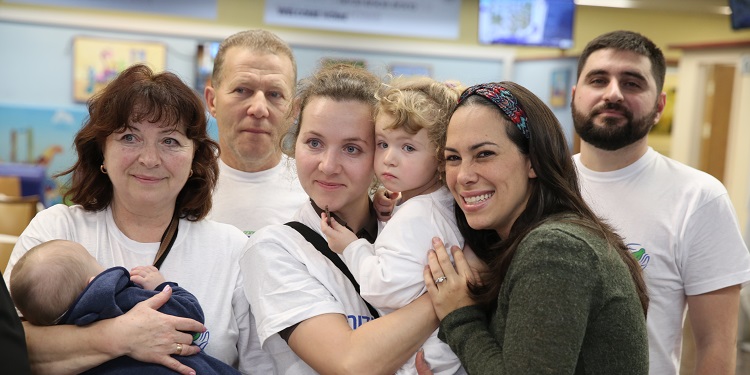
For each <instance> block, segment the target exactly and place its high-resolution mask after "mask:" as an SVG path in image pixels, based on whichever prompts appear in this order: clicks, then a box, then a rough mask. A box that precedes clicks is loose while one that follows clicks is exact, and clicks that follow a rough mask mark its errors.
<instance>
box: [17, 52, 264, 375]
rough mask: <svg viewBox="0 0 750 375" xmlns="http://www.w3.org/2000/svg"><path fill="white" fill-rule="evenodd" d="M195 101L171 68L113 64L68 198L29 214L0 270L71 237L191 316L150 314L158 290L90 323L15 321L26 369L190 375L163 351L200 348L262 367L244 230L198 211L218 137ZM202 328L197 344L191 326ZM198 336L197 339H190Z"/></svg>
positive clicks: (211, 176)
mask: <svg viewBox="0 0 750 375" xmlns="http://www.w3.org/2000/svg"><path fill="white" fill-rule="evenodd" d="M206 125H207V122H206V115H205V110H204V108H203V103H202V102H201V100H200V99H199V98H198V96H197V95H196V94H195V93H194V92H193V90H192V89H191V88H190V87H188V86H187V85H185V84H184V83H183V82H182V81H181V80H180V79H179V78H178V77H177V76H175V75H174V74H172V73H167V72H165V73H159V74H154V73H153V72H152V71H151V70H150V69H149V68H148V67H146V66H144V65H134V66H132V67H130V68H128V69H126V70H125V71H123V72H122V73H121V74H120V75H119V76H118V77H117V78H116V79H115V80H114V81H113V82H111V83H110V84H109V85H107V87H106V88H105V89H104V90H103V91H102V92H100V93H99V94H97V95H95V96H94V97H93V98H92V99H91V101H90V102H89V118H88V120H87V121H86V123H85V124H84V125H83V127H82V128H81V130H80V131H79V132H78V134H77V135H76V138H75V147H76V151H77V153H78V160H77V161H76V163H75V164H74V165H73V167H71V168H70V169H69V170H67V171H65V172H63V173H62V174H61V175H68V174H70V175H71V183H70V189H69V190H68V192H67V194H66V196H67V197H68V198H69V199H70V201H72V202H73V203H75V205H73V206H70V207H68V206H65V205H57V206H54V207H50V208H49V209H47V210H45V211H42V212H40V213H39V214H38V215H37V216H36V217H35V218H34V220H33V221H32V222H31V223H30V224H29V226H28V227H27V228H26V230H25V231H24V232H23V233H22V234H21V236H20V238H19V240H18V242H17V244H16V246H15V248H14V249H13V253H12V254H11V258H10V261H9V263H8V268H7V269H6V272H5V274H4V276H5V280H6V282H8V280H10V277H11V275H12V271H13V266H14V264H15V263H16V261H17V260H18V259H19V258H20V257H21V256H22V255H23V254H24V253H26V252H27V251H28V250H29V249H31V248H32V247H34V246H36V245H38V244H40V243H42V242H45V241H48V240H52V239H67V240H71V241H75V242H78V243H80V244H82V245H83V246H84V247H85V248H86V249H88V250H89V251H90V252H91V254H92V255H93V256H94V257H95V258H96V259H97V260H98V261H99V262H100V263H101V264H102V265H104V266H105V267H112V266H124V267H127V268H133V267H136V266H142V265H152V264H153V265H154V266H156V267H157V268H160V271H161V272H162V273H163V274H164V276H165V277H166V278H168V279H170V280H173V281H175V282H177V283H179V285H180V286H182V287H184V288H186V289H188V290H190V291H192V292H193V294H194V295H195V296H196V297H197V298H198V300H199V301H200V303H201V305H202V307H203V309H204V313H205V317H206V322H205V327H204V326H203V325H201V324H200V323H198V322H196V321H193V320H190V319H185V318H178V317H174V316H170V315H165V314H162V313H160V312H157V311H156V309H158V308H159V307H160V306H161V305H162V304H163V303H164V302H166V300H167V299H168V298H169V293H170V292H169V291H167V292H163V293H160V294H159V295H157V296H155V297H153V298H151V299H149V300H147V301H144V302H142V303H140V304H138V305H137V306H136V307H135V308H133V309H132V310H130V311H129V312H128V313H126V314H125V315H122V316H120V317H117V318H113V319H107V320H103V321H100V322H97V323H94V324H91V325H89V326H84V327H75V326H52V327H36V326H33V325H31V324H28V323H24V326H25V329H26V334H27V340H28V347H29V357H30V362H31V364H32V367H33V370H34V372H36V373H54V374H68V373H80V372H82V371H85V370H87V369H90V368H92V367H95V366H96V365H98V364H101V363H103V362H105V361H108V360H110V359H113V358H116V357H119V356H124V355H126V356H130V357H133V358H135V359H137V360H140V361H145V362H152V363H159V364H162V365H164V366H167V367H169V368H171V369H172V370H175V371H177V372H179V373H183V374H190V373H194V371H193V369H190V368H189V367H186V366H184V365H182V364H180V363H179V362H178V361H177V360H175V359H174V358H173V357H171V356H170V355H191V354H195V353H197V352H198V351H199V350H201V349H203V350H205V351H206V352H207V353H208V354H211V355H212V356H214V357H216V358H218V359H220V360H222V361H224V362H226V363H228V364H230V365H232V366H234V367H235V368H238V369H240V370H241V371H242V372H243V373H253V372H256V373H269V372H272V371H273V370H272V362H271V361H270V357H266V355H265V354H264V353H263V352H262V351H261V350H260V348H259V343H258V339H257V334H255V325H254V322H253V320H252V315H251V314H250V308H249V305H248V302H247V300H246V299H245V297H244V292H243V289H242V277H241V275H240V268H239V263H238V260H239V257H240V255H241V254H242V253H243V252H244V249H245V247H246V244H247V237H246V236H245V235H244V234H243V233H242V232H241V231H239V230H238V229H236V228H234V227H232V226H229V225H226V224H219V223H215V222H213V221H209V220H205V219H204V217H205V216H206V214H207V213H208V212H209V211H210V209H211V192H212V190H213V188H214V186H215V184H216V178H217V174H218V166H217V161H216V160H217V154H218V152H217V148H218V146H217V144H216V142H214V141H213V140H211V139H210V138H209V137H208V135H207V133H206ZM206 330H209V331H210V334H203V335H201V340H200V348H199V347H198V346H197V345H193V336H192V335H191V334H190V333H191V332H199V333H202V332H204V331H206ZM197 342H198V341H196V343H197Z"/></svg>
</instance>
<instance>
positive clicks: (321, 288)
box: [240, 203, 372, 375]
mask: <svg viewBox="0 0 750 375" xmlns="http://www.w3.org/2000/svg"><path fill="white" fill-rule="evenodd" d="M293 220H296V221H299V222H301V223H302V224H305V225H307V226H308V227H310V228H312V229H313V230H315V231H316V232H318V233H319V234H320V235H321V236H322V235H323V233H322V232H321V230H320V217H319V216H318V215H317V214H316V213H315V210H314V209H313V207H312V205H311V204H310V203H308V204H305V205H304V206H303V207H302V208H300V210H299V211H298V212H297V214H296V215H295V217H294V218H293ZM240 268H241V270H242V274H243V276H244V282H245V294H246V295H247V299H248V300H249V301H250V304H251V305H252V306H253V314H254V315H255V318H256V323H257V327H258V335H259V336H260V343H261V344H262V347H263V349H264V350H266V351H267V352H269V353H270V354H271V355H272V356H273V358H274V361H275V363H276V371H277V374H289V375H298V374H316V372H315V370H313V369H312V368H311V367H310V366H308V365H307V364H306V363H305V362H304V361H302V359H300V358H299V357H298V356H297V355H296V354H295V353H294V352H293V351H292V350H291V348H289V346H288V345H287V343H286V342H285V341H284V340H283V339H282V338H281V337H280V336H279V335H278V332H280V331H282V330H284V329H285V328H288V327H291V326H293V325H295V324H297V323H299V322H302V321H304V320H307V319H309V318H312V317H315V316H318V315H322V314H342V315H344V316H346V317H347V319H348V320H349V324H350V325H351V327H352V329H356V328H357V327H359V326H361V325H362V324H364V323H366V322H368V321H370V320H372V315H371V314H370V312H369V310H368V309H367V305H365V303H364V301H363V300H362V298H360V296H359V294H358V293H357V291H356V290H355V289H354V286H352V284H351V282H349V279H347V278H346V276H344V274H343V273H341V271H339V269H338V268H336V266H335V265H334V264H333V263H332V262H331V261H330V260H328V258H326V257H325V256H324V255H323V254H321V253H320V252H319V251H318V250H317V249H316V248H315V247H314V246H313V245H312V244H310V243H309V242H307V240H305V238H304V237H302V235H301V234H299V232H297V231H296V230H295V229H293V228H291V227H289V226H287V225H283V224H280V225H268V226H265V227H263V228H261V229H259V230H258V231H257V232H255V234H253V235H252V236H251V237H250V242H249V246H248V249H247V251H246V252H245V254H244V255H243V256H242V257H241V258H240Z"/></svg>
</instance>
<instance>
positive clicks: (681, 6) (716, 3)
mask: <svg viewBox="0 0 750 375" xmlns="http://www.w3.org/2000/svg"><path fill="white" fill-rule="evenodd" d="M575 3H576V4H577V5H587V6H601V7H611V8H636V9H653V10H664V11H681V12H698V13H714V14H729V13H730V10H729V0H575Z"/></svg>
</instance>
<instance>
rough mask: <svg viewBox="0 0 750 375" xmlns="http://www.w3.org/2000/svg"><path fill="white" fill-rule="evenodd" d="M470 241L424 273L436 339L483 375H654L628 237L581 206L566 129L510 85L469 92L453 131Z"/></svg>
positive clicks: (449, 148) (448, 161)
mask: <svg viewBox="0 0 750 375" xmlns="http://www.w3.org/2000/svg"><path fill="white" fill-rule="evenodd" d="M444 134H445V138H444V139H443V142H442V145H443V146H444V147H443V153H442V156H443V157H444V160H443V162H444V165H445V177H446V182H447V185H448V188H449V189H450V191H451V193H452V194H453V197H454V198H455V199H456V202H457V207H458V208H460V210H459V209H457V210H456V216H457V218H458V223H459V227H460V228H461V231H462V233H463V235H464V237H465V239H466V243H467V244H468V245H470V246H471V247H472V249H474V251H475V252H476V253H477V255H478V256H479V257H480V258H482V259H483V260H484V261H485V262H486V263H487V264H488V269H487V270H486V271H484V272H481V273H480V274H479V279H477V277H476V276H475V273H474V272H472V269H471V268H470V267H469V265H468V264H467V262H466V259H465V257H464V255H463V253H462V251H461V249H458V248H457V247H454V248H453V249H452V252H453V256H454V258H455V267H454V266H453V264H452V263H451V261H450V258H449V256H448V254H447V252H446V251H445V248H444V246H443V244H442V243H441V242H440V241H439V240H437V239H435V240H433V245H434V247H435V251H434V252H430V254H429V269H426V270H425V272H424V277H425V283H426V284H427V290H428V292H429V294H430V296H431V297H432V302H433V305H434V307H435V310H436V313H437V315H438V317H439V318H440V320H441V323H440V333H439V337H440V338H441V339H442V340H444V341H446V342H447V343H448V344H449V345H450V347H451V349H453V351H454V352H455V353H456V354H457V355H458V357H459V359H460V360H461V363H462V364H463V366H464V367H465V368H466V370H467V372H468V373H470V374H473V375H476V374H553V373H554V374H610V375H611V374H646V373H647V372H648V346H647V345H648V343H647V336H646V320H645V315H646V310H647V306H648V297H647V295H646V290H645V284H644V281H643V277H642V275H641V268H640V266H639V265H638V263H637V262H636V261H635V259H634V258H633V257H632V256H631V255H630V252H629V251H628V250H627V248H626V247H625V245H624V244H623V242H622V239H621V238H620V237H619V236H618V235H617V234H616V233H615V232H614V231H613V230H612V228H611V227H609V226H608V225H607V224H605V223H604V222H602V221H601V220H600V219H599V218H598V217H597V216H596V215H594V214H593V213H592V211H591V209H590V208H589V207H588V206H587V205H586V204H585V203H584V201H583V199H582V198H581V193H580V189H579V185H578V180H577V177H576V172H575V168H574V166H573V161H572V159H571V155H570V152H569V150H568V147H567V143H566V140H565V137H564V135H563V132H562V129H561V127H560V123H559V122H558V121H557V119H556V118H555V116H554V114H553V113H552V111H550V109H549V108H548V107H547V106H546V105H545V104H544V103H543V102H542V101H541V100H540V99H539V98H538V97H536V96H535V95H534V94H533V93H531V92H530V91H528V90H527V89H525V88H524V87H521V86H519V85H517V84H514V83H512V82H500V83H489V84H481V85H476V86H472V87H470V88H468V89H466V90H465V91H464V92H463V94H462V95H461V98H460V99H459V104H458V107H457V108H456V110H455V112H454V113H453V116H452V117H451V120H450V122H449V124H448V126H447V129H446V130H445V132H444Z"/></svg>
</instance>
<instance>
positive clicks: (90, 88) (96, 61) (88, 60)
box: [73, 37, 167, 102]
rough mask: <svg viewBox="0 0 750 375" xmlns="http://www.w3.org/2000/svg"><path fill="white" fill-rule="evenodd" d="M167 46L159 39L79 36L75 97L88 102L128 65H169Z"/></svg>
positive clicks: (157, 68) (161, 67) (158, 68)
mask: <svg viewBox="0 0 750 375" xmlns="http://www.w3.org/2000/svg"><path fill="white" fill-rule="evenodd" d="M166 55H167V51H166V47H165V46H164V44H162V43H158V42H135V41H126V40H120V39H102V38H90V37H76V38H75V39H74V40H73V99H74V100H75V101H78V102H85V101H86V100H88V99H89V98H90V97H91V96H92V95H94V94H95V93H96V92H97V91H99V90H101V89H102V88H103V87H104V86H106V85H107V83H109V82H110V81H112V80H113V79H114V78H115V77H116V76H117V74H119V73H120V72H121V71H123V70H125V68H127V67H129V66H131V65H133V64H135V63H144V64H146V65H148V66H149V67H150V68H151V69H152V70H154V71H155V72H161V71H163V70H164V69H165V66H166V60H167V59H166Z"/></svg>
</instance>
